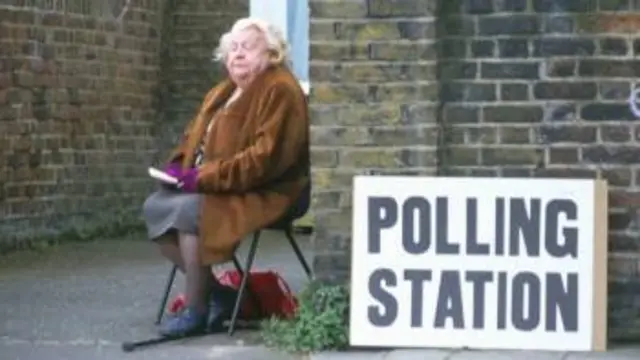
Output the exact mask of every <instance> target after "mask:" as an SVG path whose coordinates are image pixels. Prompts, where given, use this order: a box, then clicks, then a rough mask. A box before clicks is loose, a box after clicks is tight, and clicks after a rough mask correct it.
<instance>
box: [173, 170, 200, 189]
mask: <svg viewBox="0 0 640 360" xmlns="http://www.w3.org/2000/svg"><path fill="white" fill-rule="evenodd" d="M178 180H179V184H180V188H181V189H182V190H184V191H186V192H197V191H198V169H197V168H192V169H189V170H187V171H185V172H183V173H182V174H181V175H180V176H179V177H178Z"/></svg>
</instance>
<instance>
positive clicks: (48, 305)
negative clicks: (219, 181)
mask: <svg viewBox="0 0 640 360" xmlns="http://www.w3.org/2000/svg"><path fill="white" fill-rule="evenodd" d="M300 238H301V245H302V247H303V250H304V251H305V252H306V253H307V255H308V256H309V248H310V247H309V241H308V239H306V238H305V237H300ZM246 245H247V244H245V248H243V249H241V255H243V254H244V253H246ZM309 257H310V256H309ZM256 267H257V268H258V269H260V268H262V269H264V268H270V269H275V270H278V271H279V272H281V273H282V274H284V276H285V278H286V279H287V281H288V282H289V283H290V285H291V286H292V288H293V290H294V291H296V290H299V289H300V288H301V287H302V286H303V285H304V283H305V280H306V278H305V275H304V273H303V271H302V269H301V268H300V265H299V264H298V263H297V261H296V260H295V256H294V255H293V252H292V250H291V249H290V248H289V246H288V244H287V242H286V240H284V239H283V238H282V237H280V236H277V235H276V234H266V236H265V239H264V241H263V242H262V243H261V248H260V249H259V252H258V257H257V259H256ZM168 272H169V265H168V264H167V263H166V262H164V261H163V260H162V259H161V258H160V257H159V256H158V255H157V253H156V249H155V248H153V246H152V245H151V244H149V243H147V242H146V241H140V240H139V239H134V238H129V239H120V240H113V241H106V242H94V243H86V244H67V245H62V246H60V247H55V248H50V249H46V250H44V251H43V252H41V253H20V254H13V255H11V256H8V257H0V360H39V359H46V360H76V359H77V360H85V359H96V360H115V359H132V360H142V359H158V360H162V359H176V358H179V359H181V360H199V359H220V360H224V359H243V360H287V359H313V360H346V359H355V360H357V359H366V360H378V359H386V360H418V359H420V360H445V359H446V360H485V359H486V360H520V359H522V360H560V359H562V360H601V359H602V360H604V359H611V360H632V359H633V360H640V347H635V348H634V347H618V348H614V349H612V350H611V351H609V352H607V353H605V354H598V353H594V354H573V353H568V354H567V353H547V352H514V351H503V352H501V351H498V352H495V351H462V350H454V351H449V350H395V351H370V352H369V351H359V352H356V351H349V352H344V353H322V354H317V355H310V356H297V357H296V356H288V355H284V354H280V353H276V352H273V351H269V350H267V349H265V348H264V347H262V346H260V345H259V336H258V334H257V333H255V332H238V334H237V335H236V336H235V337H234V338H229V337H227V336H226V335H215V336H207V337H203V338H198V339H192V340H187V341H182V342H173V343H170V344H164V345H159V346H154V347H151V348H147V349H142V350H140V351H136V352H133V353H129V354H125V353H122V351H121V350H120V344H121V343H122V342H123V341H127V340H132V339H135V340H140V339H145V338H149V337H153V336H154V334H155V333H154V330H155V327H154V325H153V320H154V316H155V313H156V310H157V306H158V302H159V300H160V296H161V291H162V289H163V286H164V282H165V280H166V277H167V274H168ZM182 280H183V279H182V277H181V276H178V281H177V284H176V287H178V288H179V289H181V288H182Z"/></svg>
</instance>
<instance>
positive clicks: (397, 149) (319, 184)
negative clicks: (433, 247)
mask: <svg viewBox="0 0 640 360" xmlns="http://www.w3.org/2000/svg"><path fill="white" fill-rule="evenodd" d="M430 4H431V2H427V1H422V0H405V1H394V2H391V1H388V0H373V1H340V2H336V1H329V0H327V1H311V2H310V5H311V17H312V21H311V26H310V36H311V69H310V78H311V81H312V93H311V101H312V129H311V134H312V144H313V148H312V166H313V182H314V188H315V191H314V194H315V195H314V212H315V214H314V215H315V229H316V236H315V251H316V254H315V269H316V274H317V276H318V277H319V278H322V279H325V280H328V281H339V280H341V279H345V278H346V276H347V274H348V270H349V256H350V255H349V241H350V223H351V181H352V180H351V179H352V177H353V175H356V174H362V173H368V174H371V173H375V174H416V175H425V174H433V173H435V171H436V142H437V137H436V135H437V123H436V116H435V113H436V110H437V101H436V100H437V94H438V91H437V90H438V89H437V83H436V82H435V77H436V66H435V65H436V64H435V60H436V53H435V51H434V42H433V38H434V36H435V32H436V29H435V22H434V14H433V8H432V6H431V5H430Z"/></svg>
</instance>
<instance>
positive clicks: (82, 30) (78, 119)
mask: <svg viewBox="0 0 640 360" xmlns="http://www.w3.org/2000/svg"><path fill="white" fill-rule="evenodd" d="M101 4H102V2H95V1H83V0H68V1H64V2H46V3H45V2H34V1H24V0H21V1H16V0H8V1H7V0H5V1H2V2H1V3H0V19H2V21H1V22H0V180H1V181H0V184H1V186H0V234H2V235H0V247H5V248H6V247H15V245H16V241H19V240H20V239H22V238H25V237H26V238H30V237H32V236H35V234H40V235H42V234H49V233H50V232H56V231H58V232H59V231H61V230H65V229H67V228H68V227H69V226H71V225H72V224H76V223H78V225H79V226H80V227H87V226H89V225H90V223H92V222H95V221H98V222H99V221H101V220H105V221H112V220H113V219H112V215H113V214H114V211H113V210H114V209H121V208H125V207H127V206H129V205H131V204H134V203H137V202H139V201H140V200H139V199H140V194H141V193H142V192H144V191H145V190H146V189H147V187H148V176H147V175H146V173H145V171H146V169H145V168H144V167H143V166H141V164H144V163H147V162H148V160H149V154H150V148H151V144H152V136H151V127H152V122H153V120H154V103H153V99H154V89H155V87H156V86H157V73H158V59H157V51H158V46H159V36H158V35H159V31H160V22H159V19H160V18H159V14H160V11H161V9H160V8H159V6H158V5H157V4H160V2H156V1H144V2H138V1H134V2H133V5H132V7H131V8H130V9H129V11H128V12H126V14H124V15H123V18H122V21H118V20H117V19H116V17H117V16H118V15H119V13H120V10H121V8H120V7H117V6H116V7H114V8H107V7H104V6H102V5H101ZM107 219H110V220H107Z"/></svg>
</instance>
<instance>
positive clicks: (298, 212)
mask: <svg viewBox="0 0 640 360" xmlns="http://www.w3.org/2000/svg"><path fill="white" fill-rule="evenodd" d="M310 206H311V181H309V182H308V183H307V186H305V187H304V189H302V193H301V194H300V196H299V197H298V200H296V202H295V204H293V206H292V207H291V209H290V210H289V212H288V214H287V215H288V216H287V218H289V219H290V220H291V221H293V220H296V219H299V218H301V217H303V216H304V215H305V214H306V213H307V211H309V207H310Z"/></svg>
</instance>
